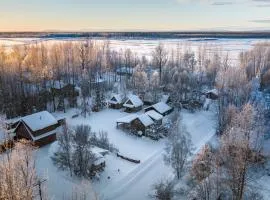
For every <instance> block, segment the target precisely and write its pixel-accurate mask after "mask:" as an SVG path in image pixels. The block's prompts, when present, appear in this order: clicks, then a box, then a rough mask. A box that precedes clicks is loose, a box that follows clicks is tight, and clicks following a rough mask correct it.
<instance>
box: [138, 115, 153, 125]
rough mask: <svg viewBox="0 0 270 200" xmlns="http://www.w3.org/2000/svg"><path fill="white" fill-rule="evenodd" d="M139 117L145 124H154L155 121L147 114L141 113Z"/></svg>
mask: <svg viewBox="0 0 270 200" xmlns="http://www.w3.org/2000/svg"><path fill="white" fill-rule="evenodd" d="M138 119H139V120H140V122H141V123H142V124H143V125H144V126H145V127H147V126H150V125H152V124H154V121H153V120H152V119H151V118H150V117H149V116H148V115H146V114H141V115H139V116H138Z"/></svg>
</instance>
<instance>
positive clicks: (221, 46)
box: [0, 38, 270, 62]
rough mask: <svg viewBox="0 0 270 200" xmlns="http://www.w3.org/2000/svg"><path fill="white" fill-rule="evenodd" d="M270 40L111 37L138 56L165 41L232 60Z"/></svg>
mask: <svg viewBox="0 0 270 200" xmlns="http://www.w3.org/2000/svg"><path fill="white" fill-rule="evenodd" d="M81 40H83V39H78V38H57V39H56V38H46V39H44V38H42V39H41V38H0V45H4V46H7V47H11V46H13V45H24V44H34V43H39V42H43V43H46V44H49V45H50V44H55V43H59V42H66V41H73V42H77V41H81ZM93 41H95V42H97V43H99V42H104V41H105V40H103V39H93ZM265 41H268V42H269V41H270V40H269V39H222V38H220V39H215V40H210V41H209V40H203V39H202V40H200V39H189V38H187V39H145V40H144V39H122V40H121V39H110V40H109V42H110V46H111V48H112V49H113V50H117V51H125V49H131V50H132V51H133V52H135V53H136V54H137V55H138V56H142V55H144V56H146V57H148V58H150V57H151V55H152V51H153V50H154V48H155V47H156V46H157V45H158V44H159V43H163V44H164V46H165V48H167V49H168V50H171V49H172V48H174V49H176V48H177V46H178V45H179V46H180V48H181V50H182V51H183V52H184V51H185V50H192V51H194V52H195V53H196V52H198V49H199V48H202V47H205V51H206V53H207V54H208V55H209V54H210V55H211V54H213V53H216V52H220V54H221V55H224V56H225V55H227V53H228V55H229V58H230V60H231V61H232V62H235V61H237V60H238V55H239V53H240V52H243V51H246V50H248V49H250V48H251V47H252V46H254V45H255V44H256V43H259V42H265Z"/></svg>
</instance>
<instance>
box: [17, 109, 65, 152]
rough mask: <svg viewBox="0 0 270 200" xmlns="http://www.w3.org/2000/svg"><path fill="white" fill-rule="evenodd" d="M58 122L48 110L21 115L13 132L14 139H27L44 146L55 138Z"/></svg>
mask: <svg viewBox="0 0 270 200" xmlns="http://www.w3.org/2000/svg"><path fill="white" fill-rule="evenodd" d="M59 126H60V125H59V123H58V121H57V120H56V119H55V117H54V116H52V115H51V114H50V113H49V112H48V111H42V112H38V113H34V114H32V115H27V116H25V117H22V118H21V120H20V122H19V124H18V126H17V127H16V128H15V130H14V132H15V134H16V139H27V140H31V141H33V142H34V144H35V145H37V146H39V147H40V146H44V145H46V144H49V143H51V142H54V141H55V140H56V134H57V133H58V132H59V131H60V130H59V128H60V127H59Z"/></svg>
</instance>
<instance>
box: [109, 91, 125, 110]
mask: <svg viewBox="0 0 270 200" xmlns="http://www.w3.org/2000/svg"><path fill="white" fill-rule="evenodd" d="M108 103H109V107H110V108H114V109H120V108H122V106H123V103H124V97H123V96H122V95H120V94H114V95H113V96H112V98H111V99H110V100H109V101H108Z"/></svg>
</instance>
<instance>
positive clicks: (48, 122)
mask: <svg viewBox="0 0 270 200" xmlns="http://www.w3.org/2000/svg"><path fill="white" fill-rule="evenodd" d="M21 121H23V122H24V123H25V124H26V125H27V126H28V127H29V128H30V129H31V130H32V131H38V130H41V129H44V128H46V127H49V126H52V125H55V124H57V123H58V122H57V120H56V119H55V117H54V116H53V115H52V114H50V113H49V112H48V111H42V112H38V113H34V114H32V115H27V116H25V117H22V118H21Z"/></svg>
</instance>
